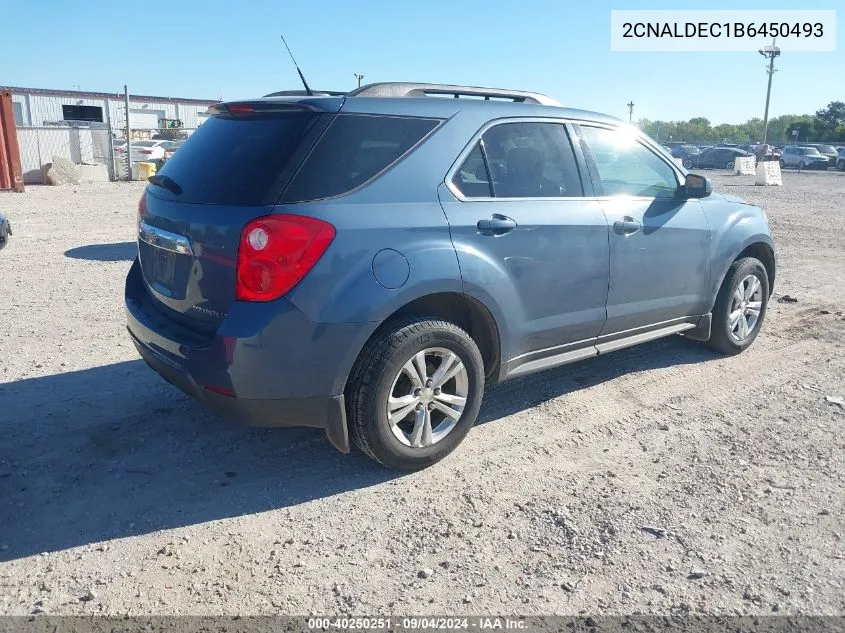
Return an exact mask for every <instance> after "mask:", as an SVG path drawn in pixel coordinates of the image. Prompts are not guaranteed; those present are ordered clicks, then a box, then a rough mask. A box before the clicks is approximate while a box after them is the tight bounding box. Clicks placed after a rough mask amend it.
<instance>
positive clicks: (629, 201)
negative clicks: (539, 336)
mask: <svg viewBox="0 0 845 633" xmlns="http://www.w3.org/2000/svg"><path fill="white" fill-rule="evenodd" d="M579 131H580V134H581V135H582V136H583V138H584V140H585V141H586V144H587V146H588V149H587V159H588V163H589V164H590V168H591V172H592V174H593V178H594V179H595V180H597V181H598V182H596V183H595V186H596V189H599V188H600V191H601V195H600V200H601V203H602V207H603V209H604V212H605V214H606V215H607V219H608V223H609V225H610V289H609V292H608V299H607V323H606V324H605V327H604V329H603V330H602V337H603V338H604V337H605V336H611V335H618V334H620V333H623V332H630V334H631V335H634V334H636V333H637V332H635V331H634V330H648V329H657V328H660V327H666V326H669V325H671V322H675V321H678V320H681V321H683V320H685V318H686V317H695V316H698V315H701V314H702V313H704V312H706V311H707V305H706V302H707V289H708V287H709V280H710V227H709V225H708V223H707V219H706V217H705V215H704V210H703V209H702V206H701V202H700V201H699V200H696V199H684V198H680V197H678V195H677V194H678V188H679V185H680V182H679V174H678V172H677V171H676V170H675V168H674V167H673V166H671V165H670V164H669V162H668V161H667V160H665V159H664V158H663V157H662V156H661V155H660V154H659V152H658V151H657V150H656V149H655V148H652V147H651V146H650V145H649V144H648V143H647V142H646V141H645V139H644V138H643V137H642V136H640V135H639V134H637V133H634V132H631V131H629V130H628V129H627V128H617V129H612V128H603V127H591V126H586V125H584V126H581V127H580V128H579ZM687 320H689V319H687Z"/></svg>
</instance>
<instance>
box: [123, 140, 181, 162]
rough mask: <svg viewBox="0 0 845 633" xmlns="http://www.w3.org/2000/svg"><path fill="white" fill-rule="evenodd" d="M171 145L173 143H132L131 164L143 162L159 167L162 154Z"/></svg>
mask: <svg viewBox="0 0 845 633" xmlns="http://www.w3.org/2000/svg"><path fill="white" fill-rule="evenodd" d="M173 145H174V141H132V149H131V152H132V154H131V159H132V162H133V163H137V162H141V161H144V162H150V163H155V164H156V165H159V164H160V163H161V160H162V159H163V158H164V152H165V151H166V150H168V149H170V148H171V147H172V146H173ZM124 151H125V149H124Z"/></svg>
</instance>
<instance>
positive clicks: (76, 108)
mask: <svg viewBox="0 0 845 633" xmlns="http://www.w3.org/2000/svg"><path fill="white" fill-rule="evenodd" d="M62 118H64V120H65V121H99V122H100V123H102V122H103V109H102V108H101V107H99V106H80V105H63V106H62Z"/></svg>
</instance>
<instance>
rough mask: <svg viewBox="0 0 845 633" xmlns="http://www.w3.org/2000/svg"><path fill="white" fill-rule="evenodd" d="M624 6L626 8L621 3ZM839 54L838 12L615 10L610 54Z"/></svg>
mask: <svg viewBox="0 0 845 633" xmlns="http://www.w3.org/2000/svg"><path fill="white" fill-rule="evenodd" d="M619 4H622V3H619ZM773 39H775V40H776V45H777V47H778V48H779V49H781V50H783V51H785V52H792V51H831V52H832V51H835V50H836V10H835V9H831V10H815V9H813V10H810V9H797V10H794V9H790V10H783V9H755V10H731V9H727V10H724V9H718V10H701V9H695V10H651V9H650V10H645V11H641V10H629V9H625V10H616V11H611V12H610V50H611V51H667V52H675V51H747V52H754V53H756V52H757V51H758V50H759V49H761V48H764V47H766V46H771V45H772V40H773Z"/></svg>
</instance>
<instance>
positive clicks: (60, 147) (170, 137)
mask: <svg viewBox="0 0 845 633" xmlns="http://www.w3.org/2000/svg"><path fill="white" fill-rule="evenodd" d="M195 129H196V128H185V127H179V128H174V127H163V128H151V129H137V130H132V142H131V144H130V147H131V157H130V158H131V164H132V168H131V169H132V171H131V173H132V178H138V177H139V172H138V168H137V163H140V162H149V163H153V165H154V166H155V168H156V170H158V169H160V168H161V167H162V166H163V165H164V163H166V162H167V161H168V160H169V159H170V158H171V156H172V155H173V153H174V152H175V151H176V150H178V149H179V146H180V145H181V144H182V142H183V141H184V140H185V139H187V138H188V137H189V136H190V135H191V134H193V133H194V131H195ZM17 135H18V144H19V145H20V155H21V170H22V171H23V177H24V183H26V184H37V183H45V182H46V173H47V169H48V168H49V166H50V165H51V164H52V163H53V161H54V157H56V156H61V157H62V158H66V159H68V160H70V161H71V162H73V163H76V164H77V165H103V166H105V172H106V173H107V174H108V179H109V180H128V179H129V173H130V172H129V171H128V169H129V167H128V164H127V156H126V150H127V143H126V130H125V128H124V129H111V130H110V129H109V128H108V127H106V126H102V127H98V126H90V127H88V126H60V125H56V126H39V127H18V128H17Z"/></svg>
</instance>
